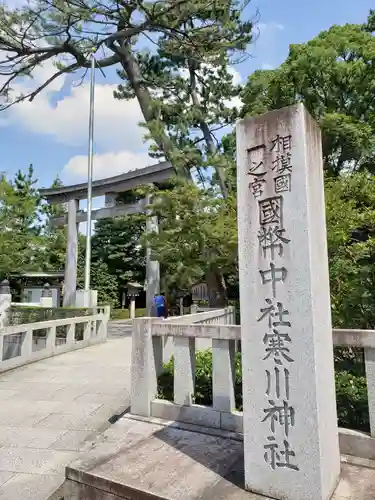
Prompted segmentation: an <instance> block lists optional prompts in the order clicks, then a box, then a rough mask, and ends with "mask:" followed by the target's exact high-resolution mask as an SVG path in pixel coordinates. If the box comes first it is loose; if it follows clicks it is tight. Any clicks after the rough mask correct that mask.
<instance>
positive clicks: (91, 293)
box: [76, 290, 98, 308]
mask: <svg viewBox="0 0 375 500" xmlns="http://www.w3.org/2000/svg"><path fill="white" fill-rule="evenodd" d="M97 305H98V292H97V290H77V292H76V307H88V308H92V307H96V306H97Z"/></svg>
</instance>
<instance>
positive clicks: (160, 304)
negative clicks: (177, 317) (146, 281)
mask: <svg viewBox="0 0 375 500" xmlns="http://www.w3.org/2000/svg"><path fill="white" fill-rule="evenodd" d="M154 304H155V307H156V315H157V317H158V318H166V317H167V301H166V300H165V297H164V294H163V293H160V294H157V295H155V296H154Z"/></svg>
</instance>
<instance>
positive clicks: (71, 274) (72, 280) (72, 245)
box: [63, 200, 79, 307]
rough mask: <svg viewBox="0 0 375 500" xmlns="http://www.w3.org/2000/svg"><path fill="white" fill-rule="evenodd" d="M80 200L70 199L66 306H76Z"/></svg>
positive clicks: (66, 263) (65, 283)
mask: <svg viewBox="0 0 375 500" xmlns="http://www.w3.org/2000/svg"><path fill="white" fill-rule="evenodd" d="M78 209H79V201H78V200H69V201H68V229H67V233H68V241H67V246H66V259H65V276H64V300H63V305H64V307H74V306H75V301H76V289H77V256H78V224H77V210H78Z"/></svg>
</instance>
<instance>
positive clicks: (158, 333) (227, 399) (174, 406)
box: [131, 313, 375, 459]
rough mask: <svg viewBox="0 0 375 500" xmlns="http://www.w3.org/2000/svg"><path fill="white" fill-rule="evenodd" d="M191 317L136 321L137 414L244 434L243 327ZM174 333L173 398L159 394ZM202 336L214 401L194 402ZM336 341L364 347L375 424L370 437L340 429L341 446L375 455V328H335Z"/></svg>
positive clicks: (133, 393) (133, 409)
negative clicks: (166, 347)
mask: <svg viewBox="0 0 375 500" xmlns="http://www.w3.org/2000/svg"><path fill="white" fill-rule="evenodd" d="M203 314H206V313H203ZM185 318H186V319H185ZM185 318H184V320H183V321H182V319H183V318H173V320H172V321H163V322H161V321H158V320H155V319H153V318H142V319H137V320H135V321H134V326H133V346H132V387H131V413H132V414H134V415H139V416H142V417H157V418H161V419H165V420H168V421H179V422H184V423H188V424H199V425H202V426H205V427H210V428H217V429H221V430H224V431H232V432H234V433H236V435H238V436H239V435H241V434H242V432H243V430H242V429H243V428H242V420H243V416H242V412H239V411H236V410H235V343H236V341H239V340H241V327H240V326H237V325H233V324H229V323H226V324H225V323H224V322H223V324H222V325H211V324H204V323H203V324H202V323H201V322H198V321H197V322H195V323H193V324H192V323H190V324H189V323H188V321H189V316H186V317H185ZM170 337H173V354H174V400H173V402H170V401H165V400H161V399H156V394H157V375H158V373H160V358H161V356H160V339H164V338H170ZM196 339H199V340H201V339H205V341H206V342H208V343H209V345H210V346H212V394H213V403H212V406H203V405H197V404H194V386H195V351H196ZM333 344H334V345H335V346H351V347H361V348H364V353H365V368H366V377H367V392H368V403H369V420H370V429H371V432H370V436H369V435H367V434H365V433H362V432H357V431H351V430H346V429H339V439H340V451H341V453H343V454H348V455H356V456H359V457H363V458H369V459H375V331H373V330H338V329H335V330H333Z"/></svg>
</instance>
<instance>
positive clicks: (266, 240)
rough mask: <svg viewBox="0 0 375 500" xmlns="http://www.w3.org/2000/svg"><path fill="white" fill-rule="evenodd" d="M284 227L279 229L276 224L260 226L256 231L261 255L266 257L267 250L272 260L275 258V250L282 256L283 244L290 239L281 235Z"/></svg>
mask: <svg viewBox="0 0 375 500" xmlns="http://www.w3.org/2000/svg"><path fill="white" fill-rule="evenodd" d="M284 233H285V229H280V228H279V227H278V226H269V227H264V226H263V227H261V228H260V229H259V232H258V240H259V245H260V247H261V249H262V250H263V257H267V253H268V252H269V254H270V257H271V259H272V260H274V259H275V250H276V251H277V253H278V255H279V257H282V256H283V253H284V245H287V244H288V243H290V240H289V239H288V238H286V237H285V236H283V234H284Z"/></svg>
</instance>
